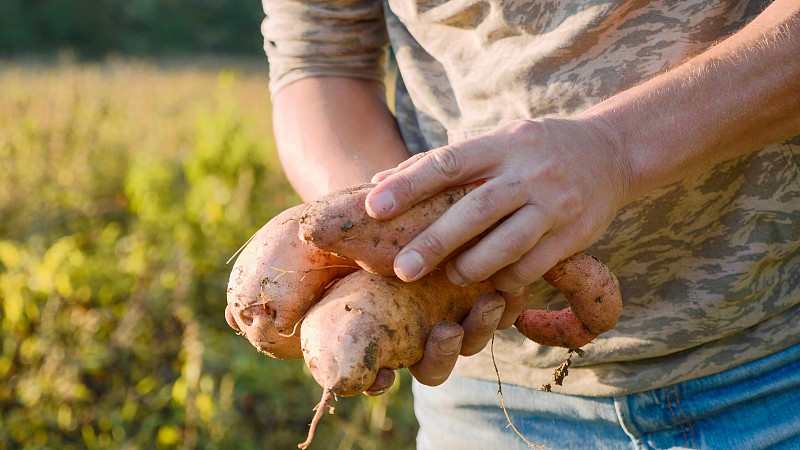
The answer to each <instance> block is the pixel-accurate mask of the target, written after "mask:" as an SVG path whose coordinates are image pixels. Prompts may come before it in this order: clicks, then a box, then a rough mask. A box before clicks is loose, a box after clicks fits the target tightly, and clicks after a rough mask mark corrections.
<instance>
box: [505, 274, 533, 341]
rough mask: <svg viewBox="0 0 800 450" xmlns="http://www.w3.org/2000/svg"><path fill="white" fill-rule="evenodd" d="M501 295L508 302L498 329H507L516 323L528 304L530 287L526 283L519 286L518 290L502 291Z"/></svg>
mask: <svg viewBox="0 0 800 450" xmlns="http://www.w3.org/2000/svg"><path fill="white" fill-rule="evenodd" d="M501 295H502V296H503V299H504V300H505V302H506V307H505V309H503V316H502V317H501V318H500V321H499V322H498V323H497V329H498V330H505V329H506V328H509V327H510V326H511V325H514V322H516V321H517V317H519V315H520V314H521V313H522V311H524V310H525V308H526V307H527V306H528V297H529V296H530V288H529V286H528V285H525V286H523V287H521V288H519V289H518V290H517V292H513V293H512V292H502V294H501Z"/></svg>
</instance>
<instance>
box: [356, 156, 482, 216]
mask: <svg viewBox="0 0 800 450" xmlns="http://www.w3.org/2000/svg"><path fill="white" fill-rule="evenodd" d="M479 150H485V149H483V146H481V145H474V144H473V145H470V144H469V143H459V144H458V145H450V146H446V147H440V148H437V149H435V150H431V151H429V152H427V153H425V154H424V155H422V156H420V157H418V158H416V159H414V160H413V161H409V163H408V164H407V165H405V163H403V164H401V166H403V169H402V170H397V171H395V172H394V173H392V174H391V175H389V176H388V177H386V178H385V179H384V180H382V181H381V182H380V183H378V185H377V186H375V188H373V189H372V191H371V192H370V193H369V195H367V200H366V209H367V213H368V214H369V215H370V216H372V217H374V218H376V219H389V218H391V217H394V216H397V215H398V214H400V213H402V212H403V211H406V210H407V209H408V208H410V207H411V205H414V204H416V203H419V202H420V201H422V200H424V199H426V198H428V197H430V196H431V195H433V194H435V193H437V192H439V191H442V190H444V189H445V188H448V187H452V186H458V185H461V184H466V183H467V182H469V181H472V180H475V179H477V178H481V177H483V175H484V171H485V170H487V168H488V167H490V165H491V162H490V161H491V159H490V158H487V157H486V155H485V154H483V155H481V153H483V152H481V151H479ZM412 159H413V157H412Z"/></svg>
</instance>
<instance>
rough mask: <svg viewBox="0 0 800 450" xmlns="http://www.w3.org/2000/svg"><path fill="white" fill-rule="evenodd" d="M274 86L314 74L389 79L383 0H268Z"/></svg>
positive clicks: (265, 26) (266, 26) (265, 25)
mask: <svg viewBox="0 0 800 450" xmlns="http://www.w3.org/2000/svg"><path fill="white" fill-rule="evenodd" d="M262 4H263V7H264V13H265V14H266V18H265V19H264V21H263V22H262V25H261V32H262V34H263V35H264V50H265V52H266V53H267V58H268V60H269V73H270V91H271V92H272V95H275V93H277V92H278V91H279V90H280V89H281V88H283V87H284V86H286V85H287V84H289V83H291V82H293V81H297V80H299V79H301V78H306V77H310V76H347V77H355V78H366V79H374V80H377V81H381V82H382V81H383V76H384V70H385V69H384V62H385V55H386V46H387V43H388V37H387V34H386V25H385V22H384V16H383V4H382V1H381V0H263V2H262Z"/></svg>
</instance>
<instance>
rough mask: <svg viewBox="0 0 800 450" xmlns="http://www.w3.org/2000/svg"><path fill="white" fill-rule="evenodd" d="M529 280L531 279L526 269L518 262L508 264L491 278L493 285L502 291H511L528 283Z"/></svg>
mask: <svg viewBox="0 0 800 450" xmlns="http://www.w3.org/2000/svg"><path fill="white" fill-rule="evenodd" d="M531 281H533V280H532V278H531V277H530V276H529V275H528V271H527V270H526V269H525V268H524V267H523V266H522V265H521V264H519V263H516V264H512V265H510V266H508V267H507V268H505V270H503V271H502V273H501V274H498V275H497V276H496V277H494V278H493V279H492V283H494V286H495V287H496V288H497V289H499V290H501V291H503V292H513V291H515V290H517V289H519V288H520V287H522V286H526V285H528V284H530V283H531Z"/></svg>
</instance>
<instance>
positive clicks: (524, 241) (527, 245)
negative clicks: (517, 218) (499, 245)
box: [503, 230, 531, 261]
mask: <svg viewBox="0 0 800 450" xmlns="http://www.w3.org/2000/svg"><path fill="white" fill-rule="evenodd" d="M503 242H505V245H504V246H505V253H506V255H508V256H509V257H511V258H513V259H514V260H515V261H516V260H518V259H519V258H520V257H521V256H522V255H524V254H525V253H527V252H528V250H530V249H531V242H530V238H529V237H528V236H527V234H526V233H524V232H522V231H519V230H514V231H512V232H509V233H508V234H506V235H505V236H503Z"/></svg>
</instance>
